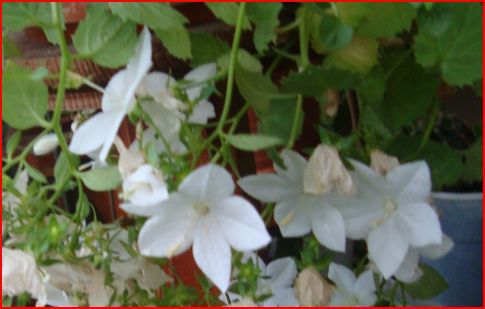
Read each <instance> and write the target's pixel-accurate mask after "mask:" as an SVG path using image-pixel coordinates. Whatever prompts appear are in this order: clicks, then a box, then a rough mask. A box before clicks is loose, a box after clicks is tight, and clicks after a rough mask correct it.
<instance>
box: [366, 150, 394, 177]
mask: <svg viewBox="0 0 485 309" xmlns="http://www.w3.org/2000/svg"><path fill="white" fill-rule="evenodd" d="M398 166H399V160H398V159H397V158H396V157H392V156H389V155H387V154H385V153H384V152H382V151H380V150H379V149H374V150H372V152H371V153H370V167H371V169H373V170H374V171H376V172H378V173H379V174H381V175H386V174H387V173H388V172H389V171H390V170H392V169H393V168H395V167H398Z"/></svg>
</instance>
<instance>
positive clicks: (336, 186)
mask: <svg viewBox="0 0 485 309" xmlns="http://www.w3.org/2000/svg"><path fill="white" fill-rule="evenodd" d="M303 188H304V190H305V193H310V194H315V195H320V194H322V193H327V192H330V191H334V190H335V191H336V192H338V193H340V194H345V195H350V194H353V193H354V192H355V190H356V189H355V187H354V184H353V182H352V178H351V177H350V174H349V172H348V171H347V169H346V168H345V166H344V165H343V163H342V161H341V160H340V157H339V154H338V151H337V150H336V149H335V148H333V147H330V146H327V145H319V146H318V147H317V148H315V151H314V152H313V154H312V156H311V157H310V160H309V161H308V164H307V166H306V167H305V171H304V174H303Z"/></svg>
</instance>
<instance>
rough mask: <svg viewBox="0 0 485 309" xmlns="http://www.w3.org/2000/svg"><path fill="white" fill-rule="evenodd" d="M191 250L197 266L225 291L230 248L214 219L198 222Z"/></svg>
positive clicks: (228, 273) (227, 285)
mask: <svg viewBox="0 0 485 309" xmlns="http://www.w3.org/2000/svg"><path fill="white" fill-rule="evenodd" d="M193 252H194V259H195V262H196V263H197V266H199V268H200V269H201V270H202V272H203V273H204V274H205V275H206V276H207V277H208V278H209V279H210V280H211V281H212V282H213V283H214V285H215V286H216V287H217V288H218V289H219V290H220V291H221V292H222V293H225V292H226V291H227V288H228V287H229V279H230V275H231V248H230V247H229V244H228V243H227V241H226V239H225V238H224V236H223V235H222V234H221V233H220V232H219V231H218V228H217V223H216V222H214V220H211V219H209V218H206V219H205V220H203V222H199V224H198V226H197V228H196V230H195V231H194V246H193Z"/></svg>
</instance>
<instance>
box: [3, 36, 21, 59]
mask: <svg viewBox="0 0 485 309" xmlns="http://www.w3.org/2000/svg"><path fill="white" fill-rule="evenodd" d="M2 44H3V45H2V51H3V56H4V57H5V58H15V57H21V56H22V51H21V50H20V49H19V48H18V47H17V46H16V45H15V43H14V42H12V40H10V39H9V38H8V37H7V35H6V34H5V33H4V34H3V35H2Z"/></svg>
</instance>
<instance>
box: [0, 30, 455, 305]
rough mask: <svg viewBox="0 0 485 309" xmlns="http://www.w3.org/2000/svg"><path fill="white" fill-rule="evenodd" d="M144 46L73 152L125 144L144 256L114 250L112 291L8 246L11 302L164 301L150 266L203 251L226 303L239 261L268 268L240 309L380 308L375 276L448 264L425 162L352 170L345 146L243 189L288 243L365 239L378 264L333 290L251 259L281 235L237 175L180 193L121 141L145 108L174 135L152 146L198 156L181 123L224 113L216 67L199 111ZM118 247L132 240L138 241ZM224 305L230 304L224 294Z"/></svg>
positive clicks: (5, 264) (377, 163)
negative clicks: (123, 297)
mask: <svg viewBox="0 0 485 309" xmlns="http://www.w3.org/2000/svg"><path fill="white" fill-rule="evenodd" d="M140 37H141V38H140V42H139V44H138V46H137V48H136V52H135V55H134V56H133V58H132V59H131V60H130V61H129V63H128V65H127V67H126V69H124V70H121V71H119V72H118V73H116V74H115V75H114V76H113V78H112V79H111V81H110V82H109V84H108V85H107V87H106V89H105V90H104V94H103V99H102V111H101V112H100V113H98V114H96V115H94V116H93V117H92V118H90V119H89V120H87V121H86V122H84V123H83V124H81V125H80V126H79V127H78V128H77V129H76V131H75V133H74V136H73V138H72V141H71V144H70V147H69V148H70V150H71V151H72V152H73V153H75V154H79V155H87V154H89V155H91V156H92V157H93V158H95V160H96V161H98V162H100V163H101V164H102V163H103V162H105V161H106V158H107V156H108V153H109V151H110V149H111V147H112V145H113V144H115V146H116V148H117V149H118V153H119V160H118V167H119V170H120V173H121V175H122V177H123V183H122V190H123V192H122V195H121V196H122V198H123V200H124V202H123V204H122V206H121V207H122V209H123V210H125V211H126V212H127V213H129V214H131V215H136V216H143V217H146V218H147V220H146V222H145V223H144V225H143V227H142V228H141V230H140V233H139V235H138V239H137V242H136V246H135V248H134V249H135V250H137V251H138V252H139V253H140V255H138V256H135V257H132V256H130V255H129V254H128V253H127V252H126V250H124V249H123V247H122V246H119V245H118V247H117V249H116V248H115V249H113V250H114V252H116V260H114V261H113V263H112V264H111V271H112V272H113V274H114V275H115V280H114V283H113V284H112V286H109V287H108V286H105V285H104V281H105V278H104V273H103V272H101V271H99V270H97V269H95V268H93V267H92V266H90V265H89V264H86V265H70V264H54V265H52V266H47V267H40V268H39V267H37V265H36V263H35V259H34V258H33V257H32V256H31V255H29V254H28V253H26V252H23V251H20V250H16V249H8V248H5V247H4V248H3V249H2V255H3V258H2V269H3V271H2V282H3V284H2V294H3V295H19V294H20V293H22V292H28V293H30V294H31V295H32V296H33V297H35V298H36V299H37V300H38V304H39V305H44V304H49V305H54V306H69V305H78V304H80V300H79V297H80V296H79V295H84V297H86V298H87V301H86V302H87V303H88V304H89V305H93V306H96V305H106V304H107V303H109V300H110V297H111V296H112V294H113V293H114V291H115V290H123V289H129V288H130V284H133V283H134V282H135V284H137V285H138V286H140V287H141V288H143V289H146V290H147V291H154V290H155V289H156V288H157V287H159V286H160V285H162V284H163V283H165V282H167V281H168V280H170V279H169V277H168V276H167V275H166V274H165V273H164V272H163V271H162V270H161V269H160V268H159V267H158V266H156V265H154V264H151V263H150V262H149V261H148V259H147V257H165V258H170V257H174V256H177V255H179V254H181V253H183V252H185V251H187V250H188V249H190V248H192V252H193V256H194V259H195V262H196V263H197V266H198V267H199V268H200V270H201V271H202V272H203V273H204V274H205V275H206V276H207V277H208V278H209V279H210V281H211V282H212V283H213V284H214V285H215V286H216V287H217V288H218V289H219V290H220V292H221V293H222V294H224V293H226V292H228V291H229V288H230V287H231V285H232V284H233V283H234V280H235V279H234V278H235V277H234V269H232V256H233V254H234V251H238V252H244V253H245V259H252V260H253V261H254V262H255V263H256V264H257V265H258V267H259V268H260V270H261V274H262V277H261V279H260V280H259V281H258V290H257V294H258V295H263V294H269V295H271V296H270V297H269V298H267V299H265V300H264V301H262V302H259V303H254V302H253V300H248V299H245V298H243V297H241V296H240V295H237V294H235V293H232V292H228V296H229V299H230V300H231V301H232V302H233V304H234V303H236V304H239V305H244V304H252V305H261V306H296V305H331V306H350V305H357V306H371V305H374V304H375V302H376V286H375V283H374V274H379V275H380V276H382V277H383V278H384V279H389V278H391V277H395V278H397V279H399V280H401V281H402V282H408V283H409V282H414V281H416V280H418V279H419V278H420V276H421V274H422V273H421V271H420V269H419V266H418V261H419V256H420V255H423V256H427V257H431V258H438V257H441V256H443V255H444V254H446V253H447V252H448V251H449V250H450V249H451V247H452V245H453V243H452V241H451V240H450V239H449V238H448V237H447V236H446V235H444V234H443V232H442V230H441V227H440V222H439V219H438V216H437V214H436V212H435V210H434V209H433V208H432V206H431V205H430V203H429V197H430V191H431V179H430V171H429V168H428V166H427V164H426V163H425V162H424V161H418V162H412V163H406V164H402V165H399V162H398V161H397V159H395V158H391V157H388V156H386V155H385V154H383V153H381V152H374V153H373V154H372V158H371V159H372V161H371V166H370V167H369V166H367V165H365V164H363V163H361V162H357V161H353V160H349V161H350V164H351V165H352V168H353V170H350V171H349V170H347V168H346V167H345V165H344V163H343V162H342V160H341V158H340V156H339V153H338V152H337V150H336V149H335V148H333V147H330V146H327V145H319V146H318V147H317V148H316V149H315V150H314V152H313V154H312V155H311V157H310V158H309V160H307V159H305V158H304V157H303V156H301V155H300V154H298V153H297V152H295V151H293V150H289V149H284V150H283V151H282V152H281V154H280V155H281V158H282V159H283V162H284V168H283V167H281V166H278V165H276V164H275V165H274V170H275V173H264V174H257V175H251V176H246V177H243V178H241V179H239V181H238V182H237V184H238V185H239V186H240V187H241V188H242V190H243V191H244V192H245V193H247V194H248V195H250V196H252V197H253V198H255V199H257V200H259V201H261V202H263V203H275V204H276V206H275V208H274V219H275V221H276V224H277V225H278V227H279V229H280V231H281V233H282V235H283V237H288V238H289V237H302V236H305V235H307V234H309V233H313V235H314V236H315V237H316V239H317V240H318V241H319V242H320V244H321V245H323V246H324V247H326V248H328V249H330V250H333V251H337V252H345V248H346V242H347V241H348V240H349V239H350V240H365V242H366V243H367V249H368V258H369V260H370V263H369V265H368V267H367V268H366V270H365V271H364V272H362V273H361V274H360V275H359V276H357V277H356V275H355V274H354V273H353V272H352V271H351V270H349V269H347V268H346V267H344V266H342V265H338V264H335V263H331V264H330V267H329V271H328V280H330V281H331V282H332V283H329V282H328V281H327V279H324V278H323V277H320V274H319V273H318V272H315V271H312V270H308V269H305V270H303V271H302V272H300V273H298V271H297V267H296V264H295V262H294V261H293V259H291V258H289V257H287V258H282V259H277V260H274V261H272V262H271V263H269V264H268V265H265V263H264V262H263V261H262V260H261V259H260V258H259V257H257V256H256V255H254V254H250V253H248V252H254V251H256V250H259V249H262V248H264V247H266V246H267V245H268V244H269V243H270V241H271V237H270V235H269V233H268V231H267V230H266V227H265V224H264V222H263V220H262V218H261V217H260V214H259V213H258V211H257V210H256V208H255V207H254V206H253V205H252V204H251V203H250V202H249V201H248V200H247V199H245V198H244V197H242V196H240V195H237V194H236V193H235V189H236V184H235V182H234V180H233V177H232V175H231V174H230V173H229V172H228V171H227V170H226V169H224V168H223V167H221V166H219V165H215V164H206V165H203V166H200V167H198V168H196V169H195V170H194V171H192V172H191V173H190V174H189V175H187V176H186V177H185V178H184V179H183V181H182V182H181V183H180V184H179V185H178V188H177V190H174V191H172V192H170V190H169V188H168V186H167V183H166V178H165V177H166V176H165V175H164V174H163V173H162V172H161V171H160V170H158V169H157V168H155V167H153V166H152V165H150V164H149V163H148V162H147V161H146V159H145V158H144V154H143V153H142V152H141V151H140V148H141V147H143V145H141V147H140V144H139V143H140V141H136V142H134V143H133V144H132V145H130V146H129V147H126V146H125V145H124V144H123V142H122V141H121V140H120V139H119V138H117V131H118V129H119V126H120V124H121V121H122V120H123V119H124V117H125V116H126V115H127V114H128V113H130V112H131V111H132V110H133V108H134V106H135V103H136V102H137V100H138V101H139V102H140V104H141V107H142V108H143V109H144V110H146V111H147V113H148V114H149V115H150V116H151V118H152V120H153V122H154V124H155V125H156V126H157V127H158V128H159V129H160V132H161V133H162V135H163V136H159V138H157V132H154V131H153V129H146V130H145V131H144V132H143V134H142V143H147V142H148V141H153V140H155V141H156V142H157V149H158V151H160V152H164V151H167V146H169V147H170V148H171V150H172V151H173V152H174V153H179V154H180V153H185V152H186V151H187V148H186V146H185V145H184V143H183V142H182V141H180V139H179V133H180V129H181V124H182V123H183V122H191V123H201V124H205V123H207V121H208V119H209V118H211V117H214V116H215V113H214V106H213V105H212V103H210V102H209V101H207V100H206V99H205V98H200V96H201V93H202V90H203V86H204V85H203V84H197V83H201V82H203V81H205V80H207V79H209V78H211V77H213V76H214V75H215V74H216V65H215V64H205V65H202V66H200V67H197V68H195V69H194V70H193V71H191V72H190V73H188V74H187V75H186V76H185V77H184V78H183V79H184V80H187V81H190V82H195V85H196V86H193V87H189V88H187V89H185V93H186V96H187V101H188V102H192V103H193V104H188V103H187V102H183V101H182V100H179V99H177V98H176V96H175V95H174V93H173V86H174V85H175V84H176V81H175V80H174V79H173V78H172V77H170V76H168V75H167V74H165V73H162V72H152V73H148V72H149V70H150V68H151V65H152V62H151V37H150V33H149V31H148V30H147V29H146V28H145V29H143V31H142V34H141V36H140ZM162 140H163V141H164V142H162ZM49 143H50V144H52V143H53V142H49ZM27 181H28V180H27ZM25 184H26V180H25V177H24V176H21V177H19V179H18V185H17V189H18V191H19V192H20V193H22V191H24V192H25ZM3 204H4V205H5V204H8V207H9V208H14V207H15V205H16V204H18V198H17V197H15V196H8V194H5V195H4V197H3ZM117 237H121V238H122V239H124V240H125V241H126V239H127V235H126V231H123V230H122V231H121V232H120V233H119V235H118V236H117ZM112 245H113V246H116V240H115V241H113V242H112ZM318 287H321V288H318ZM221 299H223V300H224V301H227V299H226V298H225V296H224V297H222V295H221Z"/></svg>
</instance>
